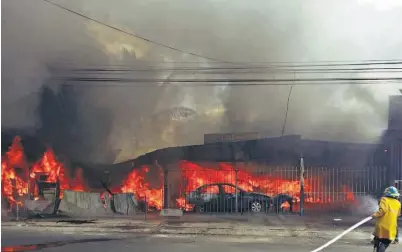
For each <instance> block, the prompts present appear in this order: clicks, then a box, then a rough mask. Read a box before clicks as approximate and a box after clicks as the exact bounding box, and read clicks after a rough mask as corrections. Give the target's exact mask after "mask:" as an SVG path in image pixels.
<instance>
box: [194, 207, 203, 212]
mask: <svg viewBox="0 0 402 252" xmlns="http://www.w3.org/2000/svg"><path fill="white" fill-rule="evenodd" d="M195 211H196V212H197V213H204V212H205V207H204V206H197V207H196V208H195Z"/></svg>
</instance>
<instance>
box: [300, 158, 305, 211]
mask: <svg viewBox="0 0 402 252" xmlns="http://www.w3.org/2000/svg"><path fill="white" fill-rule="evenodd" d="M303 215H304V159H303V156H301V157H300V216H303Z"/></svg>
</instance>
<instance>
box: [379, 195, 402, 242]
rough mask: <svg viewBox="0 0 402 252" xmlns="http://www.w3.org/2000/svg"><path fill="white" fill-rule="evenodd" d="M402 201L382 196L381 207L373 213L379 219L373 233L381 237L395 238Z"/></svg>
mask: <svg viewBox="0 0 402 252" xmlns="http://www.w3.org/2000/svg"><path fill="white" fill-rule="evenodd" d="M400 215H401V203H400V202H399V201H398V200H397V199H393V198H388V197H382V198H381V201H380V209H379V210H378V211H377V212H376V213H375V214H373V217H375V218H376V219H377V221H376V224H375V230H374V233H373V235H374V236H376V237H378V238H380V239H388V240H391V241H393V240H395V238H396V230H397V226H398V217H399V216H400Z"/></svg>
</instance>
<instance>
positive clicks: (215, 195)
mask: <svg viewBox="0 0 402 252" xmlns="http://www.w3.org/2000/svg"><path fill="white" fill-rule="evenodd" d="M236 194H237V208H238V211H239V212H244V211H250V212H254V213H258V212H268V211H269V208H270V206H271V205H272V199H271V197H269V196H267V195H264V194H261V193H255V192H246V191H244V190H242V189H240V188H239V187H236V186H234V185H232V184H226V183H219V184H207V185H203V186H201V187H199V188H197V189H196V190H194V191H192V192H190V193H189V194H188V195H186V200H187V203H188V204H192V205H194V209H193V210H194V211H196V212H235V211H236Z"/></svg>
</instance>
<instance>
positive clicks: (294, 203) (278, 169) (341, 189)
mask: <svg viewBox="0 0 402 252" xmlns="http://www.w3.org/2000/svg"><path fill="white" fill-rule="evenodd" d="M166 182H167V183H168V185H167V195H166V196H167V197H166V198H165V199H167V200H168V207H170V208H176V207H180V208H182V209H184V210H185V211H188V212H193V211H196V212H286V211H293V212H298V211H300V199H301V193H300V167H297V166H275V165H269V164H266V163H261V162H259V163H247V164H245V163H236V164H234V163H192V162H187V161H182V162H180V163H179V164H178V165H177V167H176V168H170V169H169V170H168V172H167V181H166ZM385 186H387V185H386V168H385V167H364V168H354V167H339V168H338V167H308V166H307V167H306V168H305V173H304V208H305V211H306V212H308V211H310V212H316V211H327V212H330V211H341V210H345V209H348V208H350V206H351V205H353V204H354V203H355V202H356V199H357V198H358V197H360V196H364V195H378V194H379V193H380V192H381V191H382V190H383V189H384V187H385ZM267 196H268V197H269V198H268V197H267Z"/></svg>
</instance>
